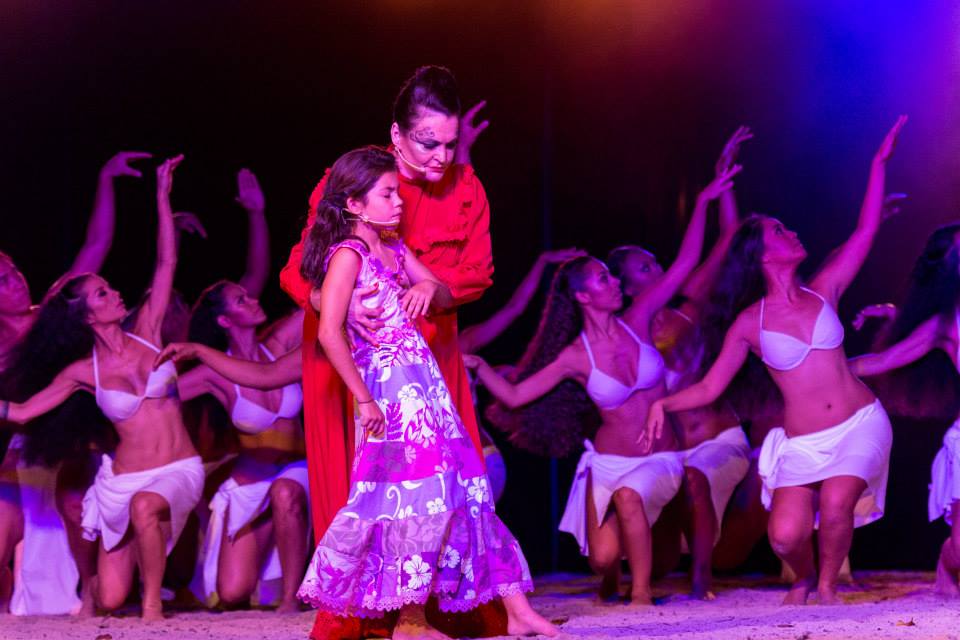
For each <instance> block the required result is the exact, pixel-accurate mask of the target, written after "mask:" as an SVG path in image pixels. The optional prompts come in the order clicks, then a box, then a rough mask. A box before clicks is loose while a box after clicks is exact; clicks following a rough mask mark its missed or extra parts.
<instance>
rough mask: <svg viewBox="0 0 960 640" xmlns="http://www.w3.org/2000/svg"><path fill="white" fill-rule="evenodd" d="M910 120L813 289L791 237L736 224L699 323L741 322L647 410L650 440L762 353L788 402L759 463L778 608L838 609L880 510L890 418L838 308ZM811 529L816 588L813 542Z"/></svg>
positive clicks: (775, 225) (778, 227)
mask: <svg viewBox="0 0 960 640" xmlns="http://www.w3.org/2000/svg"><path fill="white" fill-rule="evenodd" d="M905 122H906V117H904V116H901V117H900V118H899V119H898V120H897V123H896V124H895V125H894V127H893V129H891V130H890V132H889V133H888V134H887V136H886V138H885V139H884V141H883V144H881V146H880V149H879V150H878V151H877V153H876V155H875V156H874V158H873V161H872V163H871V168H870V179H869V182H868V184H867V192H866V196H865V198H864V202H863V207H862V209H861V211H860V218H859V221H858V224H857V228H856V230H855V231H854V232H853V234H852V235H851V236H850V238H849V239H848V240H847V242H846V243H845V244H844V245H842V246H841V247H840V248H839V250H837V251H836V252H834V254H832V256H831V258H829V259H828V261H827V263H826V264H825V265H824V267H823V268H822V269H821V270H820V271H819V273H818V274H817V276H816V277H815V278H814V279H813V280H811V282H810V283H809V288H807V287H804V286H803V285H802V284H801V283H800V281H799V279H798V278H797V274H796V272H797V267H798V266H799V265H800V263H801V262H803V260H804V258H805V257H806V251H805V250H804V248H803V245H802V244H801V243H800V241H799V240H798V239H797V236H796V234H795V233H793V232H791V231H788V230H787V229H786V228H784V226H783V225H782V224H781V223H780V222H779V221H778V220H776V219H774V218H769V217H766V216H752V217H750V218H748V219H747V220H745V221H744V222H743V224H742V225H741V227H740V229H739V230H738V231H737V234H736V236H735V237H734V239H733V243H732V245H731V248H730V255H729V257H728V259H727V261H726V263H725V265H724V269H723V272H722V273H721V276H720V278H719V280H718V284H717V296H716V300H715V302H716V312H715V313H714V314H712V316H711V315H708V317H707V320H706V322H707V323H717V324H716V326H718V327H723V326H730V325H729V320H730V319H731V318H732V316H734V315H736V321H735V322H733V324H732V326H730V328H729V330H728V331H727V334H726V337H725V338H724V340H723V346H722V349H718V348H716V346H715V345H714V344H712V343H708V348H707V362H711V363H712V366H711V367H710V369H709V371H708V372H707V373H706V375H705V377H704V378H703V380H702V381H701V382H699V383H697V384H695V385H693V386H691V387H688V388H687V389H684V390H683V391H680V392H678V393H676V394H674V395H671V396H668V397H666V398H663V399H662V400H659V401H657V402H655V403H653V406H652V407H651V408H650V415H649V418H648V420H647V429H646V432H645V437H646V438H647V439H648V440H649V441H650V442H654V441H655V439H656V438H657V437H659V434H660V433H661V432H662V431H663V427H664V418H665V416H664V412H665V411H684V410H689V409H693V408H696V407H702V406H705V405H708V404H710V403H711V402H714V401H715V400H716V399H717V398H718V397H719V396H720V394H721V393H722V392H723V391H724V389H725V388H726V387H727V385H728V384H729V383H730V381H731V380H732V379H733V376H734V375H735V374H736V373H737V371H738V370H739V369H740V367H741V366H742V365H743V363H744V361H745V360H746V358H747V356H748V354H749V353H750V352H753V353H754V354H756V355H758V356H759V357H760V358H762V360H763V362H764V363H765V364H766V365H767V368H768V370H769V371H770V374H771V376H772V377H773V379H774V381H775V382H776V384H777V386H778V387H779V388H780V391H781V393H782V394H783V398H784V402H785V420H784V428H783V429H780V428H776V429H773V430H771V431H770V433H769V434H768V435H767V437H766V439H765V440H764V443H763V449H762V451H761V453H760V462H759V469H760V475H761V476H762V477H763V480H764V495H763V498H764V504H765V505H768V506H769V508H770V509H771V513H770V522H769V531H768V535H769V538H770V544H771V546H772V547H773V549H774V551H775V552H776V553H777V555H779V556H780V557H781V558H782V559H783V560H784V561H786V563H787V564H789V565H790V566H791V568H792V569H793V570H794V572H795V573H796V575H797V580H796V582H795V583H794V586H793V588H792V589H791V591H790V593H789V594H788V595H787V597H786V599H785V600H784V603H785V604H802V603H805V602H806V600H807V595H808V594H809V592H810V591H811V590H812V589H813V588H814V587H815V586H816V588H817V591H818V594H819V597H820V602H822V603H833V602H836V601H837V596H836V582H837V573H838V572H839V570H840V566H841V564H842V562H843V559H844V557H845V556H846V554H847V552H848V551H849V549H850V542H851V539H852V537H853V528H854V527H855V526H860V525H863V524H867V523H869V522H872V521H874V520H876V519H877V518H879V517H881V516H882V515H883V501H884V493H885V489H886V480H887V469H888V464H889V458H890V445H891V439H892V436H891V430H890V421H889V419H888V418H887V415H886V412H884V410H883V407H882V406H880V403H879V402H878V401H877V399H876V398H875V397H874V395H873V394H872V393H871V392H870V390H869V389H868V388H867V387H866V386H865V385H864V384H863V383H862V382H860V380H858V379H857V378H856V376H854V375H853V374H852V373H851V371H850V369H849V367H848V366H847V362H846V357H845V356H844V353H843V325H842V324H840V320H839V318H838V317H837V314H836V311H834V309H835V308H836V305H837V303H838V302H839V300H840V297H841V295H842V294H843V292H844V291H845V290H846V289H847V287H848V286H849V285H850V283H851V281H852V280H853V278H854V277H855V276H856V274H857V272H858V271H859V270H860V267H861V265H862V264H863V261H864V260H865V259H866V257H867V254H868V253H869V251H870V247H871V246H872V244H873V239H874V237H875V235H876V232H877V229H878V228H879V226H880V221H881V210H882V205H883V195H884V194H883V189H884V181H885V176H886V164H887V161H888V160H889V159H890V156H891V155H892V153H893V148H894V146H895V144H896V141H897V136H898V135H899V133H900V130H901V129H902V127H903V125H904V123H905ZM757 297H760V300H759V302H756V299H757ZM717 351H719V355H717V356H716V360H715V361H714V360H713V358H712V357H711V356H712V355H713V354H714V353H717ZM771 494H772V495H771ZM816 527H819V536H818V538H819V543H820V572H819V581H818V580H817V570H816V567H815V566H814V560H813V546H812V544H811V539H812V535H813V530H814V528H816Z"/></svg>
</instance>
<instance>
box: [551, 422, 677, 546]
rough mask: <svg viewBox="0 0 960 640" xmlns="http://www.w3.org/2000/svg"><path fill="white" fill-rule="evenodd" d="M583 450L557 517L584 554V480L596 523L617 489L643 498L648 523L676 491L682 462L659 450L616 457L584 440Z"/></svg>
mask: <svg viewBox="0 0 960 640" xmlns="http://www.w3.org/2000/svg"><path fill="white" fill-rule="evenodd" d="M583 446H584V447H585V448H586V451H584V452H583V455H582V456H580V463H579V464H578V465H577V473H576V475H575V476H574V478H573V485H572V486H571V487H570V496H569V497H568V498H567V508H566V509H565V510H564V512H563V518H562V519H561V520H560V531H565V532H567V533H570V534H572V535H573V537H575V538H576V539H577V543H579V545H580V552H581V553H582V554H583V555H588V553H589V546H588V544H587V479H588V474H589V477H590V480H591V481H592V489H593V503H594V506H596V509H597V522H603V517H604V515H605V514H606V513H607V509H608V508H609V506H610V500H611V499H612V498H613V493H614V492H615V491H616V490H617V489H621V488H627V489H632V490H633V491H636V492H637V494H639V495H640V497H641V498H642V499H643V510H644V513H646V515H647V522H648V523H649V524H650V526H651V527H652V526H653V523H654V522H656V521H657V518H659V517H660V511H662V510H663V507H664V506H666V504H667V503H668V502H670V500H672V499H673V497H674V496H675V495H677V491H679V490H680V483H681V481H682V480H683V465H682V464H681V462H680V455H679V452H677V451H662V452H660V453H652V454H650V455H648V456H639V457H637V456H617V455H613V454H609V453H597V452H596V450H595V449H594V448H593V443H592V442H590V441H589V440H585V441H584V443H583Z"/></svg>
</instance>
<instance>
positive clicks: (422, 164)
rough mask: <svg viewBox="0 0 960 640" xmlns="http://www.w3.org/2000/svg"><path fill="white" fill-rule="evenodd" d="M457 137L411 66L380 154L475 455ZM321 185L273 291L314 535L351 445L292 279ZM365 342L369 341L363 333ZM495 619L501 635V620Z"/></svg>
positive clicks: (345, 624) (470, 251)
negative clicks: (464, 347) (281, 318)
mask: <svg viewBox="0 0 960 640" xmlns="http://www.w3.org/2000/svg"><path fill="white" fill-rule="evenodd" d="M467 115H468V116H469V115H470V114H467ZM482 126H483V125H481V127H482ZM459 136H460V99H459V96H458V91H457V85H456V81H455V79H454V77H453V75H452V74H451V73H450V71H448V70H447V69H444V68H442V67H434V66H428V67H421V68H420V69H417V71H416V72H414V74H413V76H412V77H410V78H409V79H408V80H407V82H406V83H405V84H404V85H403V87H402V88H401V90H400V93H399V94H398V96H397V99H396V102H395V103H394V122H393V124H392V125H391V127H390V139H391V142H392V145H391V147H390V149H391V150H392V151H393V153H394V154H395V155H396V157H397V167H398V171H399V178H400V197H401V198H402V200H403V218H402V221H401V225H400V228H399V233H400V237H401V238H402V239H403V241H404V242H405V243H406V244H407V246H409V247H410V249H411V251H413V252H414V254H415V255H416V256H417V258H418V259H419V260H420V261H421V262H422V263H423V264H424V265H425V266H426V267H427V268H429V269H430V271H431V272H433V273H434V274H435V275H436V276H437V277H438V278H439V279H440V280H442V281H443V283H444V284H446V285H447V286H448V287H449V288H450V291H451V293H452V294H453V297H454V306H453V307H452V308H451V309H450V310H445V311H442V312H435V311H432V312H431V315H430V316H428V317H422V318H420V320H419V328H420V331H421V332H422V333H423V335H424V337H425V338H426V339H427V343H428V345H429V347H430V350H431V351H432V352H433V354H434V356H435V357H436V359H437V363H438V364H439V366H440V371H441V373H442V374H443V376H444V378H445V379H446V382H447V386H448V387H449V388H450V393H451V395H452V397H453V400H454V403H455V404H456V407H457V410H458V411H459V413H460V416H461V419H462V420H463V422H464V425H465V426H466V428H467V431H468V432H469V434H470V437H471V439H472V440H473V442H474V445H475V446H476V447H477V450H478V451H481V450H482V447H481V445H480V438H479V433H478V429H477V418H476V414H475V413H474V408H473V401H472V399H471V396H470V384H469V380H468V379H467V374H466V370H465V369H464V367H463V360H462V357H461V354H460V349H459V347H458V345H457V312H456V307H457V306H459V305H462V304H465V303H467V302H472V301H474V300H476V299H478V298H479V297H480V296H481V295H482V294H483V292H484V291H485V290H486V289H487V288H488V287H489V286H490V285H491V284H492V280H491V276H492V275H493V256H492V252H491V247H490V210H489V207H488V205H487V197H486V193H485V192H484V189H483V185H482V184H481V183H480V180H479V179H478V178H477V177H476V175H475V174H474V172H473V167H471V166H470V165H469V164H461V163H457V162H455V157H454V156H455V152H456V149H457V143H458V139H459ZM325 185H326V175H325V176H324V178H323V179H322V180H321V181H320V183H319V184H318V185H317V186H316V188H315V189H314V191H313V194H312V195H311V196H310V214H309V216H308V219H307V224H306V225H305V227H304V229H303V233H302V234H301V239H300V242H299V243H298V244H297V245H296V246H294V247H293V249H292V250H291V252H290V258H289V260H288V261H287V264H286V266H285V267H284V268H283V270H282V272H281V273H280V285H281V286H282V287H283V289H284V290H285V291H286V292H287V293H288V294H289V295H290V296H291V297H292V298H293V299H294V301H296V302H297V304H299V305H300V306H301V307H303V308H304V309H305V310H306V316H305V318H304V325H303V331H304V334H303V335H304V341H303V390H304V428H305V435H306V444H307V462H308V469H309V476H310V499H311V504H312V514H313V525H314V531H315V535H316V536H317V537H318V539H319V537H321V536H322V535H323V532H324V531H326V529H327V526H328V525H329V524H330V520H331V519H332V518H333V516H334V514H336V512H337V510H338V509H340V507H341V506H343V504H344V503H346V500H347V488H348V483H349V474H350V466H349V465H350V461H351V460H352V459H353V448H354V447H353V426H352V425H353V399H352V398H351V397H350V396H349V394H348V393H347V389H346V387H345V386H344V385H343V383H342V382H341V380H340V377H339V376H338V375H337V373H336V371H335V370H334V369H333V367H332V366H331V365H330V363H329V362H328V361H327V359H326V358H325V357H324V355H323V353H322V352H321V350H320V348H319V346H318V344H317V340H316V336H317V321H318V318H319V315H318V314H317V312H316V311H315V310H314V309H313V307H312V306H311V304H310V291H311V286H310V284H309V283H308V282H307V281H306V280H305V279H304V278H303V277H302V276H301V274H300V261H301V257H302V255H303V243H304V240H305V238H306V236H307V234H308V232H309V230H310V226H311V225H312V224H313V221H314V218H315V217H316V206H317V203H318V202H319V200H320V197H321V195H322V194H323V189H324V187H325ZM367 293H371V291H368V292H367ZM362 294H363V290H360V295H358V296H357V297H355V304H354V305H353V306H354V308H355V309H356V310H357V315H358V321H359V322H360V323H361V324H366V326H367V327H368V328H371V329H372V328H375V325H374V324H373V321H371V320H368V319H365V318H363V317H360V316H362V314H363V311H362V307H361V305H360V304H359V303H360V298H361V296H362ZM373 311H374V313H372V315H373V316H376V315H378V311H379V310H373ZM369 337H370V339H372V335H370V336H369ZM348 425H350V426H349V428H348ZM501 622H503V623H504V624H503V626H504V629H505V628H506V627H505V618H504V619H503V620H501ZM365 629H366V627H365ZM366 630H367V631H373V630H372V629H366ZM377 631H381V632H382V630H377ZM360 633H361V630H360V626H359V621H357V620H356V619H337V618H334V617H332V616H330V615H329V614H324V613H322V612H321V613H319V614H318V616H317V622H316V624H315V625H314V629H313V632H312V633H311V637H313V638H317V639H320V638H324V639H326V638H341V637H356V636H358V635H360Z"/></svg>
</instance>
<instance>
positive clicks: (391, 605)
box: [298, 147, 557, 639]
mask: <svg viewBox="0 0 960 640" xmlns="http://www.w3.org/2000/svg"><path fill="white" fill-rule="evenodd" d="M395 162H396V161H395V158H394V156H393V155H392V154H390V153H388V152H387V151H385V150H382V149H379V148H377V147H366V148H363V149H357V150H355V151H351V152H349V153H347V154H345V155H344V156H342V157H341V158H340V159H338V160H337V162H336V163H334V165H333V168H332V169H331V171H330V173H329V174H328V176H327V183H326V186H325V188H324V192H323V198H322V199H321V201H320V203H319V204H318V207H317V218H316V221H315V222H314V224H313V227H312V228H311V230H310V235H309V237H308V240H307V245H306V247H305V250H304V255H303V265H302V272H303V275H304V277H306V278H308V279H309V280H310V281H311V282H313V283H314V284H315V286H317V287H319V290H318V291H317V292H316V296H314V297H315V298H319V305H318V306H319V308H320V324H319V333H318V339H319V341H320V344H321V346H322V347H323V350H324V352H325V353H326V354H327V357H328V358H329V359H330V362H331V364H332V365H333V366H334V367H335V368H336V370H337V372H338V374H339V375H340V376H341V377H342V378H343V380H344V383H345V384H346V385H347V386H348V387H349V388H350V391H351V393H352V394H353V395H354V397H355V398H356V404H357V407H358V409H357V413H358V415H357V420H356V427H357V433H356V441H357V443H358V448H357V452H356V456H355V458H354V462H353V473H352V477H351V490H350V497H349V499H348V500H347V503H346V505H345V506H344V507H342V508H341V509H340V511H339V512H338V513H337V515H336V516H335V517H334V519H333V522H332V523H331V524H330V527H329V528H328V529H327V531H326V533H325V534H324V535H323V537H322V539H321V540H320V542H319V544H318V546H317V550H316V552H315V554H314V557H313V560H312V561H311V563H310V566H309V568H308V570H307V575H306V577H305V578H304V581H303V585H302V586H301V588H300V591H299V594H298V595H299V596H300V597H301V598H302V599H303V600H305V601H307V602H309V603H311V604H313V605H314V606H316V607H322V608H324V609H327V610H329V611H331V612H332V613H334V614H336V615H341V616H352V615H358V616H364V617H380V616H382V615H383V612H385V611H389V610H396V609H400V618H399V620H398V622H397V625H396V628H395V629H394V632H393V638H395V639H400V638H413V637H432V638H438V637H445V636H443V634H441V633H440V632H438V631H436V630H434V629H431V628H430V627H429V626H428V625H427V623H426V618H425V614H424V609H423V606H424V605H425V604H426V602H427V599H428V598H430V597H431V596H434V597H436V598H437V600H438V602H439V606H440V609H441V610H442V611H465V610H468V609H472V608H474V607H476V606H478V605H479V604H481V603H484V602H487V601H489V600H491V599H493V598H496V597H501V598H503V602H504V605H505V607H506V610H507V615H508V633H510V634H526V633H544V634H547V635H556V633H557V631H556V629H555V628H554V627H553V625H551V624H550V623H549V622H547V621H546V620H544V619H543V618H542V617H540V616H539V615H538V614H537V613H536V612H534V611H533V609H531V608H530V605H529V604H528V602H527V600H526V597H525V596H524V595H523V593H524V592H525V591H529V590H531V589H532V588H533V584H532V582H531V580H530V575H529V569H528V568H527V565H526V561H525V560H524V558H523V554H522V552H521V551H520V546H519V544H518V543H517V541H516V540H515V539H514V538H513V536H512V535H511V534H510V532H509V531H508V530H507V529H506V527H505V526H504V525H503V523H502V522H500V520H499V518H497V516H496V514H495V513H494V507H493V501H492V498H491V495H490V491H489V483H488V480H487V477H486V474H485V473H484V469H483V463H482V459H481V457H480V455H479V454H478V452H477V450H476V446H475V444H474V443H473V442H472V440H471V439H470V437H469V436H468V434H467V431H466V428H465V427H464V425H463V423H462V422H461V421H460V418H459V415H458V413H457V411H456V408H455V407H454V406H453V403H452V400H451V397H450V393H449V391H448V389H447V386H446V384H445V382H444V379H443V377H442V375H441V374H440V370H439V368H438V366H437V362H436V360H435V359H434V357H433V355H432V354H431V352H430V350H429V348H428V347H427V344H426V342H425V340H424V339H423V335H422V334H421V333H420V332H419V330H418V329H417V328H416V325H415V324H414V321H415V320H416V319H417V318H419V317H420V316H422V315H423V314H425V313H427V312H428V311H429V310H430V308H431V305H436V306H437V307H439V308H444V307H449V306H450V305H451V304H453V302H454V298H453V295H452V294H451V292H450V290H449V289H448V288H447V287H446V286H445V285H443V284H441V283H440V282H439V281H438V280H436V278H435V277H434V275H433V274H432V273H431V272H430V271H429V270H428V269H427V268H426V267H425V266H424V265H423V263H421V262H420V261H419V260H418V259H417V257H416V256H415V254H414V253H413V252H412V251H411V250H410V249H409V248H407V247H406V246H405V245H404V244H403V243H402V242H398V241H396V240H393V239H388V240H384V239H383V238H382V237H381V230H384V229H394V228H396V226H397V225H398V224H399V223H400V216H401V211H402V209H401V204H402V201H401V199H400V195H399V181H398V177H397V171H396V164H395ZM374 284H375V285H376V289H377V293H376V295H375V296H373V298H374V299H373V300H372V301H371V302H372V303H373V304H374V305H376V306H378V307H379V308H381V309H382V312H381V315H380V319H381V321H382V325H383V326H382V327H381V328H380V329H378V330H377V331H376V332H375V334H374V336H373V337H374V338H375V341H376V343H375V345H371V344H370V343H368V342H366V341H365V340H364V339H363V338H361V337H359V336H358V335H357V333H356V331H355V329H354V323H347V330H348V334H349V338H348V335H347V334H345V333H344V323H345V322H346V321H347V318H346V315H347V308H348V306H349V304H350V301H351V298H352V296H353V292H354V290H355V289H356V288H358V287H368V286H370V285H374Z"/></svg>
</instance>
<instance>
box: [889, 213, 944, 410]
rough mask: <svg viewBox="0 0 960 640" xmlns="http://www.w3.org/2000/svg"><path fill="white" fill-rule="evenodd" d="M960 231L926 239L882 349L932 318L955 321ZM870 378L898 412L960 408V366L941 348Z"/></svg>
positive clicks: (935, 233)
mask: <svg viewBox="0 0 960 640" xmlns="http://www.w3.org/2000/svg"><path fill="white" fill-rule="evenodd" d="M958 232H960V223H953V224H949V225H946V226H943V227H940V228H939V229H937V230H935V231H934V232H933V233H931V234H930V237H929V238H927V243H926V245H925V246H924V248H923V251H922V252H921V253H920V255H919V257H917V261H916V263H914V266H913V271H912V272H911V274H910V281H909V285H908V288H907V295H906V298H905V299H904V302H903V305H902V306H901V308H900V310H899V312H898V313H897V317H896V319H895V320H894V322H893V324H892V325H891V326H890V327H889V328H888V330H886V331H884V330H881V331H880V333H879V334H878V336H877V339H876V344H875V347H876V348H877V349H884V348H886V347H889V346H890V345H892V344H895V343H897V342H899V341H901V340H903V339H904V338H906V337H907V336H909V335H910V334H911V333H912V332H913V331H914V330H915V329H916V328H917V327H918V326H919V325H920V324H922V323H923V322H925V321H927V320H928V319H930V318H933V317H936V318H939V321H940V323H941V327H942V328H946V327H948V326H949V324H950V323H953V322H955V321H956V320H955V314H956V309H957V303H958V301H960V253H958V251H957V248H956V238H957V233H958ZM871 382H873V383H874V384H875V386H876V387H877V391H878V393H879V394H880V395H881V397H882V399H883V402H884V405H885V406H887V407H888V409H890V411H891V412H892V413H896V414H898V415H908V416H912V417H951V418H952V417H955V416H956V414H957V410H958V408H960V378H958V376H957V369H956V367H955V366H954V365H953V362H951V360H950V358H949V357H948V356H947V355H946V354H945V353H943V352H942V351H940V350H935V351H932V352H931V353H929V354H928V355H926V356H924V357H923V358H921V359H920V360H919V361H918V362H915V363H913V364H911V365H908V366H906V367H904V368H903V369H901V370H899V371H896V372H892V373H890V374H888V375H885V376H879V377H878V378H877V379H876V380H875V381H874V380H871Z"/></svg>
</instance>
